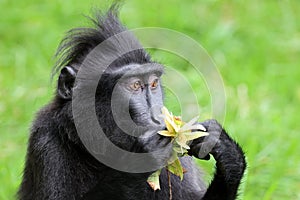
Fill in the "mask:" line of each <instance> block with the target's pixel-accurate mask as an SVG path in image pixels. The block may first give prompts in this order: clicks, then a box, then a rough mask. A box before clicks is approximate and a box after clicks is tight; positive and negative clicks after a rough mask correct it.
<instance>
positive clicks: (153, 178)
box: [147, 169, 161, 191]
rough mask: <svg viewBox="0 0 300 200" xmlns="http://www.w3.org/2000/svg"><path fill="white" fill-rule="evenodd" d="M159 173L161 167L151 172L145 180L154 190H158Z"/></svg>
mask: <svg viewBox="0 0 300 200" xmlns="http://www.w3.org/2000/svg"><path fill="white" fill-rule="evenodd" d="M160 173H161V169H160V170H157V171H156V172H154V173H153V174H151V175H150V176H149V177H148V179H147V182H148V184H149V185H150V187H151V188H152V189H153V190H154V191H156V190H160V183H159V175H160Z"/></svg>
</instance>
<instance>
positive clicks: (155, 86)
mask: <svg viewBox="0 0 300 200" xmlns="http://www.w3.org/2000/svg"><path fill="white" fill-rule="evenodd" d="M157 86H158V78H156V79H154V80H153V81H152V83H151V84H150V88H151V89H152V90H154V89H155V88H157Z"/></svg>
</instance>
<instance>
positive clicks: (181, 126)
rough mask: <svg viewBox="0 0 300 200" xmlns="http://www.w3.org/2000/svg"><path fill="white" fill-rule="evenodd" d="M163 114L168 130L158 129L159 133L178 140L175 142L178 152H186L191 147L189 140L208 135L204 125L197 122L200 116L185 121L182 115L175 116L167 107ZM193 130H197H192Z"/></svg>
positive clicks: (163, 109) (174, 148) (175, 148)
mask: <svg viewBox="0 0 300 200" xmlns="http://www.w3.org/2000/svg"><path fill="white" fill-rule="evenodd" d="M162 114H163V116H164V121H165V124H166V127H167V130H162V131H158V134H160V135H163V136H166V137H172V138H173V139H174V140H175V142H176V143H175V144H173V150H174V151H176V152H177V153H181V154H182V155H183V154H185V153H186V152H187V150H188V149H190V147H189V146H188V142H189V141H191V140H194V139H197V138H199V137H203V136H206V135H208V133H207V132H205V131H206V129H205V127H204V126H202V125H201V124H196V122H197V120H198V117H195V118H193V119H192V120H191V121H189V122H188V123H184V122H183V121H182V120H181V118H180V117H178V116H173V114H172V113H170V112H169V111H168V109H167V108H165V107H163V108H162ZM192 130H197V131H194V132H192Z"/></svg>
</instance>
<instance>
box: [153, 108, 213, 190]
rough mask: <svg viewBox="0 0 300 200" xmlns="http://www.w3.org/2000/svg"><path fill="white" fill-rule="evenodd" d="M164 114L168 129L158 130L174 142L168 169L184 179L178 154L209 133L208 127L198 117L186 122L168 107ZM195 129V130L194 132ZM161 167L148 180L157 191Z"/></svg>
mask: <svg viewBox="0 0 300 200" xmlns="http://www.w3.org/2000/svg"><path fill="white" fill-rule="evenodd" d="M162 114H163V117H164V121H165V124H166V127H167V130H162V131H158V134H160V135H163V136H166V137H171V138H172V143H173V152H172V156H171V157H170V158H169V160H168V165H167V166H166V169H167V170H168V171H169V172H171V173H173V174H175V175H176V176H179V177H180V179H181V180H182V179H183V173H184V172H185V169H184V168H183V167H182V166H181V163H180V160H179V158H178V156H184V155H186V153H187V152H188V149H190V147H189V145H188V143H189V142H190V141H192V140H194V139H197V138H199V137H203V136H206V135H208V133H207V132H206V129H205V127H204V126H202V125H201V124H197V123H196V122H197V120H198V117H195V118H193V119H192V120H191V121H189V122H188V123H184V122H183V121H182V120H181V118H180V117H178V116H173V114H172V113H170V112H169V111H168V109H167V108H165V107H163V108H162ZM193 131H194V132H193ZM160 172H161V169H159V170H157V171H156V172H154V173H153V174H151V175H150V176H149V178H148V180H147V182H148V184H149V185H150V187H151V188H152V189H153V190H154V191H155V190H159V189H160V184H159V175H160Z"/></svg>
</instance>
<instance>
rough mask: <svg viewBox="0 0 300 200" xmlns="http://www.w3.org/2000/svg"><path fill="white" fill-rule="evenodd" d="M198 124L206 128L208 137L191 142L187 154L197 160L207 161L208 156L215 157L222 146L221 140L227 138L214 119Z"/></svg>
mask: <svg viewBox="0 0 300 200" xmlns="http://www.w3.org/2000/svg"><path fill="white" fill-rule="evenodd" d="M200 124H201V125H203V126H204V127H205V128H206V130H207V132H208V133H209V135H207V136H205V137H200V138H197V139H195V140H193V142H192V143H191V144H190V150H189V151H188V154H189V155H191V156H195V157H196V158H199V159H203V160H209V159H210V155H209V154H212V155H213V156H214V157H216V156H217V154H218V153H219V150H220V148H221V146H222V145H221V143H222V140H224V138H226V137H228V136H227V134H226V133H225V132H223V131H222V130H223V129H222V126H221V125H220V124H219V123H218V122H217V121H216V120H214V119H210V120H206V121H204V122H202V123H200Z"/></svg>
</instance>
